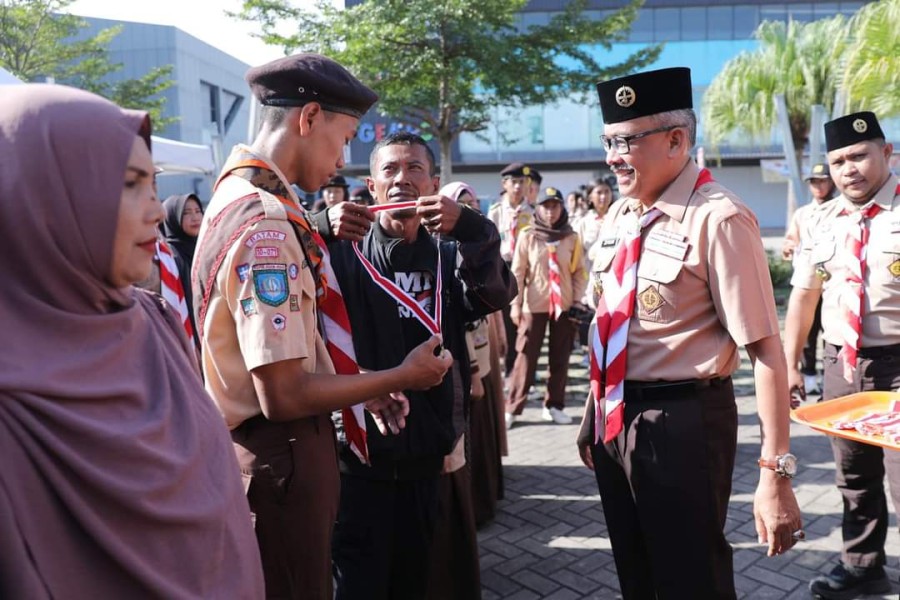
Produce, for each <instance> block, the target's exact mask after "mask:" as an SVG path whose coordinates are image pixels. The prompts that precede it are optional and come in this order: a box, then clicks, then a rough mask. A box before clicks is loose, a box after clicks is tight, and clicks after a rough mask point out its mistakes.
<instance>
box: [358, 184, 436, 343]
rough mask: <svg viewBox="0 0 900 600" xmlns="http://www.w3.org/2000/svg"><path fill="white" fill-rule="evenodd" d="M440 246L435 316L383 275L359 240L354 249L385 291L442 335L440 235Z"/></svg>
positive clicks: (393, 207) (401, 205) (394, 207)
mask: <svg viewBox="0 0 900 600" xmlns="http://www.w3.org/2000/svg"><path fill="white" fill-rule="evenodd" d="M415 206H416V202H415V201H414V200H413V201H410V202H396V203H393V204H382V205H380V206H373V207H371V208H370V209H369V210H371V211H372V212H381V211H384V210H402V209H407V208H414V207H415ZM437 242H438V247H437V269H436V271H435V274H434V278H435V283H434V317H432V316H431V315H429V314H428V312H427V311H426V310H425V309H424V308H422V306H421V305H420V304H419V303H418V302H416V299H415V298H413V297H412V296H410V295H409V294H408V293H407V292H406V291H404V290H403V289H402V288H400V286H398V285H397V284H396V283H394V282H393V281H391V280H390V279H389V278H387V277H385V276H384V275H382V274H381V273H380V272H379V271H378V269H377V268H375V265H373V264H372V263H371V262H370V261H369V259H368V258H366V257H365V255H363V253H362V250H360V249H359V242H353V251H354V252H355V253H356V257H357V258H358V259H359V262H361V263H362V265H363V267H364V268H365V270H366V273H368V275H369V277H371V278H372V281H374V282H375V284H376V285H377V286H378V287H380V288H381V289H382V290H384V292H385V293H386V294H387V295H388V296H390V297H391V298H393V299H394V300H396V302H397V304H399V305H400V306H403V307H406V308H407V309H408V310H409V311H410V312H411V313H412V315H413V316H414V317H415V318H416V319H417V320H418V321H419V323H421V324H422V325H423V326H424V327H425V329H427V330H428V331H429V332H430V333H431V334H432V335H440V334H441V311H442V309H443V302H442V298H443V295H442V292H443V287H444V286H443V278H442V277H441V247H440V237H439V236H438V237H437ZM441 350H442V348H441V346H438V347H437V348H436V349H435V356H438V355H440V353H441Z"/></svg>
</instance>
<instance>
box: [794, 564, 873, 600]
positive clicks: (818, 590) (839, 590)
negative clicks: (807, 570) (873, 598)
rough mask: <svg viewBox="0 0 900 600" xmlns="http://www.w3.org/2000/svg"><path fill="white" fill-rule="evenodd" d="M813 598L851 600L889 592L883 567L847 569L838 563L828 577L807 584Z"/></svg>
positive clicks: (820, 576) (820, 577)
mask: <svg viewBox="0 0 900 600" xmlns="http://www.w3.org/2000/svg"><path fill="white" fill-rule="evenodd" d="M809 591H810V593H811V594H812V596H813V598H825V599H826V600H851V599H852V598H857V597H859V596H862V595H864V594H883V593H885V592H889V591H891V582H890V581H889V580H888V578H887V575H886V574H885V572H884V568H883V567H848V566H846V565H845V564H844V563H842V562H839V563H838V564H837V566H835V567H834V568H833V569H832V570H831V573H829V574H828V575H819V576H818V577H816V578H815V579H813V580H812V581H810V582H809Z"/></svg>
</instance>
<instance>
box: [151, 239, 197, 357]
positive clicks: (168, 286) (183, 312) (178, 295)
mask: <svg viewBox="0 0 900 600" xmlns="http://www.w3.org/2000/svg"><path fill="white" fill-rule="evenodd" d="M156 256H157V258H158V259H159V281H160V294H161V295H162V297H163V299H165V301H166V302H168V303H169V304H171V305H172V307H173V308H175V310H176V311H177V312H178V316H179V317H180V318H181V324H182V326H183V327H184V332H185V333H187V336H188V339H189V340H191V346H193V347H194V348H196V347H197V346H196V343H195V342H194V327H193V326H192V325H191V317H190V313H189V312H188V306H187V301H186V300H185V298H184V286H182V285H181V277H179V273H178V264H177V263H176V262H175V255H173V254H172V249H171V248H169V245H168V244H167V243H166V242H165V241H163V240H162V239H157V240H156Z"/></svg>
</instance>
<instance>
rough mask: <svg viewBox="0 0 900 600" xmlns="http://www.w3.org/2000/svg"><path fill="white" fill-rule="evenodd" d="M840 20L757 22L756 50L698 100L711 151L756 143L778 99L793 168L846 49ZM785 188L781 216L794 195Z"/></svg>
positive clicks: (772, 119) (766, 131)
mask: <svg viewBox="0 0 900 600" xmlns="http://www.w3.org/2000/svg"><path fill="white" fill-rule="evenodd" d="M845 23H846V22H845V19H844V18H843V17H842V16H840V15H838V16H836V17H833V18H830V19H822V20H819V21H813V22H811V23H800V22H797V21H788V22H787V23H784V22H781V21H763V22H762V23H760V25H759V27H758V28H757V29H756V31H755V32H754V37H756V39H757V40H759V47H758V48H757V49H756V50H753V51H751V52H742V53H741V54H739V55H737V56H736V57H734V58H733V59H731V60H730V61H728V62H727V63H726V64H725V66H724V67H723V69H722V71H721V72H720V73H719V74H718V75H717V76H716V78H715V79H714V80H713V81H712V83H711V84H710V86H709V89H708V90H707V92H706V94H705V95H704V98H703V127H704V132H705V134H706V137H707V139H708V140H709V141H710V143H711V144H712V146H713V147H714V148H715V147H716V146H717V145H718V144H720V143H721V142H722V141H723V140H724V139H726V137H728V136H734V135H743V136H746V137H749V138H750V139H751V140H754V141H761V140H762V139H763V138H767V137H768V136H770V135H771V133H772V131H773V129H774V128H775V126H776V123H777V114H776V109H775V96H776V95H778V94H783V95H784V97H785V103H786V105H787V113H788V123H789V127H790V136H791V139H792V140H793V142H794V152H795V155H794V156H787V157H785V158H786V159H787V160H789V161H796V163H795V164H796V165H797V167H798V169H799V167H800V164H801V162H802V160H801V158H802V156H803V148H804V146H805V145H806V142H807V140H808V138H809V128H810V118H811V113H812V106H813V105H814V104H822V105H824V106H825V108H826V109H827V110H828V111H829V112H830V110H831V107H832V105H833V103H834V97H835V91H836V89H837V84H838V75H839V72H840V59H841V56H842V55H843V53H844V50H845V47H846V40H847V33H846V31H847V30H846V27H845ZM793 188H794V186H793V183H791V184H789V186H788V202H787V204H788V206H787V217H788V222H790V218H791V215H792V214H793V211H794V208H795V207H796V196H797V190H795V189H793Z"/></svg>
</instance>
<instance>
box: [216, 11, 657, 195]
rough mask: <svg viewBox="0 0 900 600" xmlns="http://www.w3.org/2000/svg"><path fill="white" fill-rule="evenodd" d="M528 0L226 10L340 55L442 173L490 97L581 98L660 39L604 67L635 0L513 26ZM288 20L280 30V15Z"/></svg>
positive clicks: (485, 114)
mask: <svg viewBox="0 0 900 600" xmlns="http://www.w3.org/2000/svg"><path fill="white" fill-rule="evenodd" d="M526 4H527V0H440V1H438V2H435V1H434V0H377V1H376V0H370V1H368V2H363V3H361V4H358V5H356V6H353V7H351V8H348V9H345V10H341V9H336V8H334V7H333V6H331V4H330V3H328V2H321V3H320V4H319V5H318V6H317V7H316V10H315V11H304V10H300V9H296V8H292V7H291V5H290V3H289V2H288V1H287V0H244V4H243V8H242V10H241V11H240V12H239V13H237V14H233V15H232V16H235V17H237V18H239V19H242V20H245V21H250V22H254V23H257V24H258V25H259V26H260V31H261V33H260V34H259V37H260V38H261V39H263V40H264V41H265V42H267V43H269V44H272V45H277V46H281V47H282V48H284V51H285V53H289V52H293V51H298V50H302V51H312V52H318V53H321V54H325V55H328V56H330V57H332V58H334V59H335V60H337V61H339V62H341V63H342V64H343V65H345V66H346V67H347V68H348V69H349V70H350V71H352V72H353V73H354V74H355V75H357V76H358V77H359V78H360V79H361V80H362V81H364V82H365V83H366V84H368V85H370V86H371V87H372V88H373V89H375V90H376V91H377V92H378V93H379V96H380V97H381V100H380V102H379V105H378V108H379V111H380V112H381V113H383V114H386V115H390V116H393V117H396V118H401V119H403V120H405V121H407V122H409V123H412V124H415V125H417V126H421V128H422V129H424V130H426V131H427V132H428V133H429V134H430V135H433V136H434V137H436V138H437V139H438V141H439V143H440V148H441V178H442V179H443V180H444V181H447V180H449V177H450V173H451V171H452V164H451V155H450V148H451V144H452V142H453V140H455V139H456V138H457V137H458V136H459V135H460V134H462V133H463V132H467V131H468V132H478V131H481V130H483V129H485V128H486V127H487V125H488V124H489V123H490V119H491V114H492V112H493V111H494V109H495V108H497V107H512V108H514V109H515V108H522V107H525V106H530V105H538V104H545V103H550V102H553V101H555V100H558V99H561V98H567V97H579V98H586V97H587V96H588V95H589V94H590V93H591V92H592V90H593V84H594V83H595V82H596V81H598V80H600V79H605V78H610V77H614V76H617V75H623V74H626V73H630V72H633V71H635V70H637V69H639V68H641V67H644V66H646V65H648V64H651V63H652V62H653V61H655V60H656V58H657V56H658V55H659V51H660V48H659V47H658V46H651V47H646V48H644V49H641V50H638V51H637V52H635V53H634V54H632V55H631V56H629V57H627V58H626V59H625V60H624V61H622V62H620V63H618V64H615V65H613V66H610V67H604V66H601V64H600V63H599V62H598V61H597V54H598V52H597V51H596V50H597V47H601V48H604V49H607V50H608V49H609V48H610V46H611V44H612V43H613V42H618V41H623V40H624V39H626V37H627V35H628V30H629V28H630V26H631V23H632V22H633V21H634V19H635V17H636V16H637V11H638V8H639V7H640V6H641V5H642V4H643V0H631V1H630V2H629V3H628V4H627V5H626V6H625V7H623V8H621V9H618V10H616V11H613V12H611V13H609V14H608V15H606V16H605V17H604V18H602V19H599V20H597V19H592V18H590V17H589V16H588V15H586V14H585V13H584V8H585V6H586V4H587V2H586V0H572V1H571V2H568V3H566V7H565V9H563V11H562V12H560V13H559V14H558V15H556V16H554V17H553V18H552V20H551V21H550V23H549V24H547V25H543V26H531V27H529V28H527V29H526V30H524V31H522V30H520V29H519V28H517V27H516V22H517V18H518V14H519V12H520V11H521V10H522V9H523V8H524V7H525V5H526ZM289 21H292V22H294V23H295V24H296V25H295V26H292V27H290V29H289V31H290V33H283V32H284V31H286V29H287V28H286V26H285V23H286V22H289Z"/></svg>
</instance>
